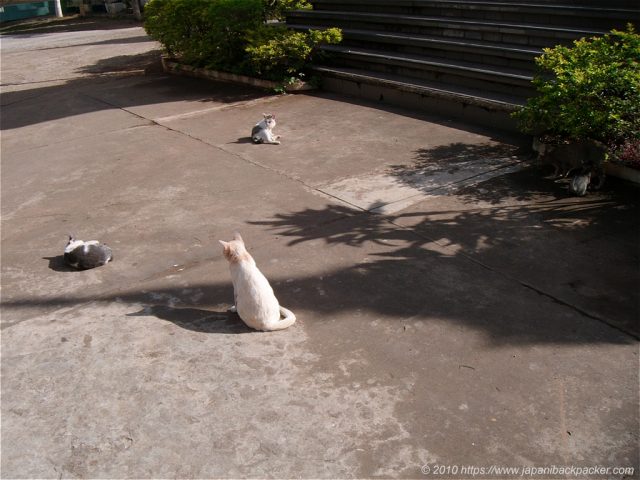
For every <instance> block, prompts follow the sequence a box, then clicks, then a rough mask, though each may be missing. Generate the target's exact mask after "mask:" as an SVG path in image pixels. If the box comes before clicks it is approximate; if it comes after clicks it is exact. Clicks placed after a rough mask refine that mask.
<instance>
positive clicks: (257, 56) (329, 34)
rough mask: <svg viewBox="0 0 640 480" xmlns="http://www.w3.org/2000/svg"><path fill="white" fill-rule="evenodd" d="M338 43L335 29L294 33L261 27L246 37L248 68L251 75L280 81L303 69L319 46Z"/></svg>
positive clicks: (277, 28) (338, 31) (339, 37)
mask: <svg viewBox="0 0 640 480" xmlns="http://www.w3.org/2000/svg"><path fill="white" fill-rule="evenodd" d="M341 40H342V32H341V31H340V29H338V28H329V29H327V30H310V31H309V32H294V31H291V30H287V29H286V28H284V27H272V26H263V27H261V28H258V29H256V30H254V31H252V32H250V34H249V35H248V37H247V47H246V48H245V51H246V53H247V55H248V58H247V65H248V68H249V70H250V73H251V74H253V75H257V76H259V77H262V78H267V79H270V80H276V81H282V80H285V79H287V78H289V77H292V76H295V75H298V74H299V73H300V72H301V71H302V70H304V68H305V67H306V66H307V65H308V64H309V62H310V61H311V59H312V56H313V55H314V53H316V51H317V48H316V47H317V46H318V45H320V44H330V43H339V42H340V41H341Z"/></svg>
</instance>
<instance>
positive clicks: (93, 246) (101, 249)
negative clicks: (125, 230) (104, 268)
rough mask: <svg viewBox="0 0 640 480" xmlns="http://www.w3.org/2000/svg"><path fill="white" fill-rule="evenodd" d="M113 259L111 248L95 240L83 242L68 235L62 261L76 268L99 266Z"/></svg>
mask: <svg viewBox="0 0 640 480" xmlns="http://www.w3.org/2000/svg"><path fill="white" fill-rule="evenodd" d="M111 260H113V254H112V252H111V249H110V248H109V247H108V246H106V245H105V244H103V243H100V242H99V241H97V240H90V241H88V242H84V241H82V240H76V239H75V238H74V237H73V236H72V235H69V242H68V243H67V246H66V247H65V249H64V261H65V263H66V264H67V265H69V266H70V267H73V268H75V269H77V270H88V269H90V268H95V267H99V266H101V265H105V264H106V263H108V262H110V261H111Z"/></svg>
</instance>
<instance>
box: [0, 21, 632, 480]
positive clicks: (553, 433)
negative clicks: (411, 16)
mask: <svg viewBox="0 0 640 480" xmlns="http://www.w3.org/2000/svg"><path fill="white" fill-rule="evenodd" d="M75 22H76V23H77V24H75V25H73V26H71V23H72V22H71V21H70V22H68V23H60V24H56V25H60V26H61V27H60V28H57V27H51V26H49V27H48V30H46V32H47V33H39V30H38V29H37V28H36V29H35V31H34V30H31V31H29V32H28V33H26V34H18V33H14V34H10V35H4V36H3V38H2V44H1V46H2V93H1V105H2V117H1V126H2V138H1V140H2V150H1V153H2V172H1V173H2V179H1V181H2V184H1V187H2V192H1V193H2V252H1V255H2V427H1V434H2V451H1V454H2V455H1V472H0V473H1V475H2V478H53V477H56V478H61V477H64V478H176V477H181V478H246V477H251V478H293V477H300V478H362V477H393V478H442V477H447V475H446V474H444V473H446V472H447V471H446V470H442V467H443V466H445V467H449V470H448V472H449V473H456V472H453V467H457V468H458V470H457V472H458V476H459V477H460V476H462V477H468V476H469V475H462V474H461V472H462V470H461V469H462V468H463V467H477V468H485V475H484V477H485V478H495V477H498V476H500V475H498V474H497V473H496V472H497V471H496V470H491V472H493V474H490V473H489V469H490V468H492V467H514V468H520V467H527V466H528V467H551V466H554V465H555V466H574V467H594V466H603V467H605V468H611V469H613V468H617V467H624V468H635V473H634V474H629V472H628V471H627V472H626V473H625V472H623V471H616V472H617V473H615V474H614V472H613V471H611V472H610V474H609V475H608V477H611V478H623V477H625V478H627V477H629V478H630V477H635V476H637V475H638V473H637V471H638V470H637V467H638V462H639V457H638V450H637V445H638V343H637V339H638V328H637V322H638V314H639V313H640V312H639V305H640V304H639V298H638V289H637V285H638V281H639V280H640V278H639V277H640V271H639V253H640V249H639V244H638V232H639V231H640V230H639V225H638V222H639V221H638V218H639V216H638V204H639V201H638V200H639V199H638V190H637V187H634V186H631V185H628V184H625V183H623V182H620V181H616V180H615V179H610V180H609V181H608V182H607V184H606V187H605V189H604V190H603V191H602V192H599V193H593V194H590V195H589V196H587V197H584V198H574V197H570V196H568V195H567V192H566V190H565V189H564V187H563V185H561V184H557V183H554V182H553V181H551V180H549V179H545V178H544V172H543V171H541V170H540V169H539V168H537V167H536V166H535V165H531V164H530V163H526V162H523V160H524V159H525V154H523V152H522V151H521V150H519V149H518V146H517V145H516V144H515V141H514V140H513V139H510V138H507V137H504V136H502V135H500V134H499V133H497V132H491V131H487V130H481V129H478V128H474V127H471V126H468V125H462V124H458V123H454V122H450V121H447V120H446V119H442V118H437V117H428V116H424V115H420V114H415V113H412V112H409V111H405V110H393V109H380V108H378V106H377V105H375V104H368V103H362V102H357V101H354V100H352V99H349V98H347V97H340V96H335V95H328V94H323V93H317V94H313V95H295V96H289V95H288V96H277V95H271V94H269V93H268V92H262V91H259V90H252V89H248V88H245V87H238V86H233V85H225V84H215V83H207V82H204V81H200V80H193V79H187V78H174V77H168V76H165V75H163V74H161V73H159V72H157V68H156V67H157V53H158V52H157V48H158V47H157V45H156V44H155V43H153V42H150V41H149V40H148V39H147V38H146V37H145V36H144V32H143V31H142V30H141V29H140V28H139V27H136V26H133V25H121V24H114V23H110V22H109V21H106V20H105V21H102V22H99V21H96V20H95V19H94V20H87V21H86V22H94V24H90V25H89V24H87V25H85V26H84V27H83V25H82V22H81V21H79V20H77V21H75ZM105 22H106V23H105ZM52 29H53V31H51V30H52ZM56 58H58V59H60V58H64V59H65V60H64V61H61V62H56V61H53V59H56ZM145 71H146V72H147V73H146V74H145ZM262 112H273V113H276V115H277V119H278V122H279V124H278V126H277V127H276V132H277V133H278V134H280V135H282V136H283V139H282V144H281V145H279V146H272V145H259V146H256V145H252V144H251V143H250V142H249V141H248V139H247V137H248V135H249V132H250V129H251V126H252V125H253V124H254V123H255V122H256V121H257V120H258V119H259V118H260V116H261V114H262ZM235 230H238V231H240V232H241V233H242V234H243V236H244V238H245V241H246V242H247V244H248V246H249V249H250V251H251V253H252V255H253V256H254V257H255V259H256V261H257V263H258V265H259V267H260V268H261V269H262V271H263V272H264V273H265V275H266V276H267V277H268V278H269V279H270V281H271V283H272V285H273V287H274V290H275V292H276V295H277V296H278V298H279V299H280V301H281V303H282V304H283V305H285V306H287V307H288V308H291V309H292V310H293V311H294V312H295V313H296V315H297V317H298V318H299V321H298V323H297V324H296V325H294V326H293V327H292V328H290V329H288V330H286V331H282V332H275V333H258V332H253V331H251V330H249V329H248V328H246V327H245V326H244V325H243V324H242V322H241V321H240V320H239V318H238V317H237V316H235V315H232V314H228V313H227V312H226V309H227V308H228V307H229V306H230V304H231V302H232V298H233V291H232V287H231V284H230V277H229V273H228V269H227V265H226V262H225V260H224V259H223V257H222V255H221V251H220V246H219V245H218V243H217V240H218V239H229V238H230V237H231V235H232V232H233V231H235ZM68 232H73V233H75V234H76V235H77V236H78V237H80V238H84V239H93V238H97V239H100V240H101V241H104V242H106V243H107V244H109V245H110V246H111V247H112V248H113V250H114V257H115V260H114V262H113V263H111V264H108V265H107V266H105V267H101V268H99V269H95V270H90V271H86V272H73V271H69V270H68V269H67V268H65V267H64V265H62V264H61V259H60V255H61V254H62V250H63V247H64V243H65V239H66V237H65V236H66V234H67V233H68ZM423 467H428V469H427V468H423ZM439 468H440V470H438V469H439ZM427 470H428V472H427ZM438 471H439V472H440V475H438V474H437V472H438ZM514 476H517V474H514V472H511V474H507V475H504V476H503V478H507V477H514ZM547 477H548V475H547ZM574 477H575V476H573V477H572V476H571V475H569V478H574ZM581 478H584V477H581Z"/></svg>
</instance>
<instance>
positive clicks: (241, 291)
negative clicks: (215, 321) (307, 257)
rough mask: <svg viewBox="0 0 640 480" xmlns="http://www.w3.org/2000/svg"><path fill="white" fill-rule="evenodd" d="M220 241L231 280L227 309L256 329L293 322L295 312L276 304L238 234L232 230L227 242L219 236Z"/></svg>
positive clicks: (269, 287) (280, 327)
mask: <svg viewBox="0 0 640 480" xmlns="http://www.w3.org/2000/svg"><path fill="white" fill-rule="evenodd" d="M220 244H221V245H222V249H223V253H224V256H225V258H226V259H227V260H228V261H229V270H230V271H231V281H232V283H233V296H234V297H235V305H234V307H232V308H231V309H230V311H232V312H237V313H238V315H240V318H241V319H242V321H243V322H244V323H246V324H247V325H248V326H249V327H251V328H255V329H256V330H264V331H272V330H282V329H284V328H287V327H290V326H291V325H293V324H294V323H295V321H296V316H295V315H294V314H293V312H292V311H291V310H288V309H286V308H284V307H282V306H281V305H280V303H279V302H278V299H277V298H276V296H275V294H274V293H273V289H272V288H271V285H269V281H268V280H267V278H266V277H265V276H264V275H263V274H262V272H261V271H260V270H259V269H258V267H257V266H256V262H255V260H254V259H253V257H252V256H251V255H250V254H249V252H247V249H246V247H245V245H244V241H243V240H242V237H241V236H240V234H239V233H235V234H234V235H233V240H231V241H230V242H224V241H222V240H220Z"/></svg>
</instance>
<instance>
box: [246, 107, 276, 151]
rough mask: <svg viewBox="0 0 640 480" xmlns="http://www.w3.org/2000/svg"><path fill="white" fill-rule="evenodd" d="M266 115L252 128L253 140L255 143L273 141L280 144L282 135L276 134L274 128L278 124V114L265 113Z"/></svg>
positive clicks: (272, 142)
mask: <svg viewBox="0 0 640 480" xmlns="http://www.w3.org/2000/svg"><path fill="white" fill-rule="evenodd" d="M262 116H263V117H264V118H263V119H262V120H260V121H259V122H258V123H256V124H255V126H254V127H253V128H252V129H251V140H252V141H253V143H271V144H273V145H280V141H279V140H278V139H279V138H280V135H274V134H273V129H274V128H275V126H276V116H275V115H271V114H269V113H263V114H262Z"/></svg>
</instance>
